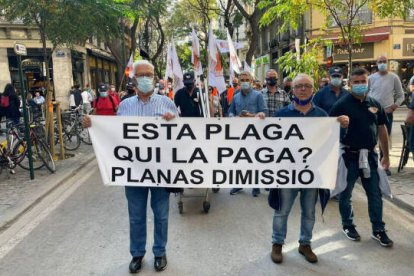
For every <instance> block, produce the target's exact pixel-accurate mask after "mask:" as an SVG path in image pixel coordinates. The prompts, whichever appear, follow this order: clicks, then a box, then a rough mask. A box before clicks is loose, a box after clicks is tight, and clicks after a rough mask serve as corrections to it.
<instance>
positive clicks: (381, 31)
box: [312, 27, 391, 44]
mask: <svg viewBox="0 0 414 276" xmlns="http://www.w3.org/2000/svg"><path fill="white" fill-rule="evenodd" d="M390 31H391V28H390V27H377V28H372V29H368V30H365V31H363V32H362V35H363V37H362V43H369V42H377V41H383V40H387V39H388V38H389V35H390ZM339 36H340V33H339V32H337V33H335V34H330V35H328V36H326V37H323V38H322V40H332V41H333V43H335V44H338V43H339ZM317 37H319V36H316V35H315V36H312V38H317Z"/></svg>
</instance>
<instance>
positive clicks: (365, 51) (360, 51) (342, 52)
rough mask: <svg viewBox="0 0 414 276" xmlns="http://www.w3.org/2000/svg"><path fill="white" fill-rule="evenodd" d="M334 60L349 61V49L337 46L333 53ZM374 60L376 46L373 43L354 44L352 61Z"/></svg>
mask: <svg viewBox="0 0 414 276" xmlns="http://www.w3.org/2000/svg"><path fill="white" fill-rule="evenodd" d="M333 58H334V60H335V61H338V60H347V59H348V49H347V46H339V45H338V46H335V49H334V51H333ZM368 58H374V44H373V43H364V44H354V45H353V49H352V59H354V60H355V59H368Z"/></svg>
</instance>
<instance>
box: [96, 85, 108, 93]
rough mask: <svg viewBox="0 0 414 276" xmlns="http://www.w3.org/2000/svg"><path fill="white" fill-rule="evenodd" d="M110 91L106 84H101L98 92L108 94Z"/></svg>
mask: <svg viewBox="0 0 414 276" xmlns="http://www.w3.org/2000/svg"><path fill="white" fill-rule="evenodd" d="M106 91H108V85H106V84H105V83H101V84H100V85H99V86H98V92H106Z"/></svg>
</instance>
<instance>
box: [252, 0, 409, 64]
mask: <svg viewBox="0 0 414 276" xmlns="http://www.w3.org/2000/svg"><path fill="white" fill-rule="evenodd" d="M259 6H260V8H261V9H263V10H266V12H265V13H264V15H263V17H262V19H261V24H262V25H268V24H270V23H271V22H272V21H273V20H274V19H276V18H279V19H283V23H282V26H281V28H280V29H279V31H284V30H286V29H287V28H288V27H289V26H292V27H293V28H297V27H298V25H299V22H300V21H301V18H302V16H303V15H304V14H305V13H306V12H307V11H309V6H312V7H314V8H315V9H317V10H318V11H319V12H321V13H322V15H323V16H325V17H326V18H327V20H326V23H327V25H332V23H334V25H335V26H337V27H338V28H339V31H340V36H339V42H340V43H341V44H343V45H345V46H346V47H347V50H348V66H349V67H348V68H349V71H351V70H352V50H353V45H354V44H358V43H360V42H361V40H362V26H363V25H364V24H365V22H364V21H363V20H362V18H361V17H360V16H359V15H360V12H361V11H362V10H363V9H367V8H370V9H371V10H372V12H373V14H374V15H377V16H379V17H381V18H385V17H396V16H398V17H403V18H404V17H405V16H406V14H407V11H408V9H409V8H410V7H411V6H412V4H411V1H410V0H400V1H395V0H346V1H343V0H277V1H276V0H261V2H260V5H259Z"/></svg>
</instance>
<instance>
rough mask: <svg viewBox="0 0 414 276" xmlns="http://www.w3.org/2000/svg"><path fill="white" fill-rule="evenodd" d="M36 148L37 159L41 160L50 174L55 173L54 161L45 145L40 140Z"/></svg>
mask: <svg viewBox="0 0 414 276" xmlns="http://www.w3.org/2000/svg"><path fill="white" fill-rule="evenodd" d="M36 147H37V151H38V153H39V157H40V159H42V161H43V163H44V165H45V166H46V168H47V169H48V170H49V171H50V172H51V173H54V172H55V171H56V164H55V161H54V160H53V156H52V153H51V152H50V150H49V148H48V147H47V145H46V144H45V143H44V142H43V141H42V140H37V143H36Z"/></svg>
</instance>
